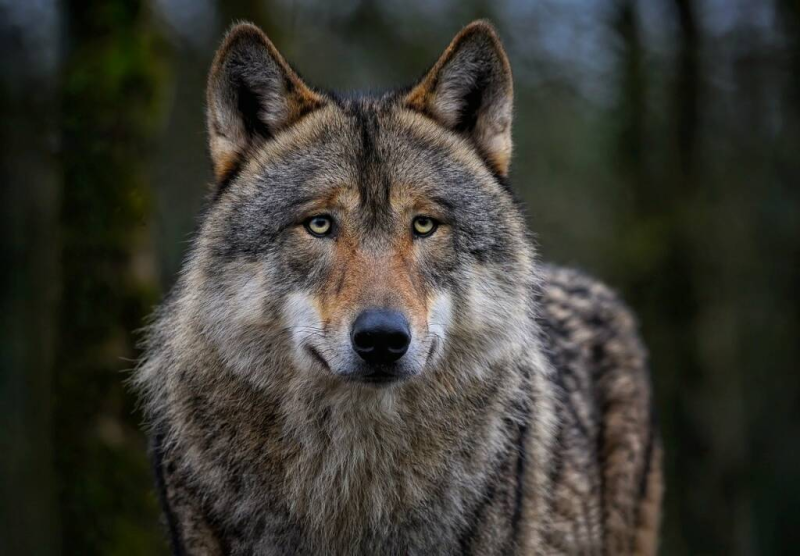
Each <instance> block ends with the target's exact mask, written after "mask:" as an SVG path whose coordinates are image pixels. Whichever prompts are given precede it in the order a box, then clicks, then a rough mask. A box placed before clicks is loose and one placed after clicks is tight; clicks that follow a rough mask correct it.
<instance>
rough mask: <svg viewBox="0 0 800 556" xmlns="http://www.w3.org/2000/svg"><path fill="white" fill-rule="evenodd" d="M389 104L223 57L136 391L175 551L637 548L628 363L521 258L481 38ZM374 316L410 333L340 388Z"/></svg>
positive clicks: (641, 382) (596, 304)
mask: <svg viewBox="0 0 800 556" xmlns="http://www.w3.org/2000/svg"><path fill="white" fill-rule="evenodd" d="M410 91H411V92H398V93H388V94H386V95H383V96H381V97H364V98H359V99H355V100H346V99H342V98H340V97H338V96H337V95H335V94H333V93H323V92H319V91H315V90H312V89H311V88H310V87H307V86H305V85H303V84H302V82H301V81H299V78H298V77H297V75H296V74H295V73H294V72H293V71H292V70H291V69H290V68H289V66H288V65H287V64H286V62H285V61H284V60H283V59H282V58H281V57H280V55H279V54H278V53H277V51H276V50H275V49H274V47H273V46H272V44H271V43H270V42H269V41H268V40H267V39H266V37H264V36H263V34H262V33H261V32H260V31H258V30H257V29H255V28H254V27H252V26H249V25H248V26H243V27H237V28H235V29H234V30H232V31H231V32H230V33H229V35H228V37H227V38H226V40H225V42H224V44H223V47H222V49H221V51H220V53H219V54H218V56H217V58H216V60H215V65H214V67H213V68H212V72H211V78H210V80H209V135H210V142H211V151H212V158H213V159H214V162H215V168H216V169H217V174H218V177H219V184H218V191H217V193H216V195H215V200H214V202H213V204H212V205H211V207H209V210H208V212H207V214H206V216H205V218H204V220H203V222H202V225H201V228H200V230H199V232H198V235H197V239H196V241H195V243H194V245H193V249H192V253H191V255H190V257H189V259H188V260H187V263H186V265H185V268H184V271H183V273H182V276H181V279H180V281H179V284H178V286H177V287H176V290H175V292H174V293H173V295H172V296H171V299H170V300H169V301H168V302H167V303H166V304H165V306H164V307H163V308H162V309H161V310H160V311H159V314H158V315H157V319H156V321H155V324H154V325H153V327H152V328H151V331H150V335H149V339H148V345H147V352H146V358H145V360H144V361H143V363H142V365H141V367H140V369H139V370H138V373H137V385H138V386H139V388H140V389H141V391H142V394H143V397H144V399H145V401H146V407H147V410H148V415H149V418H150V423H151V427H152V435H153V438H154V457H155V461H156V469H157V472H158V477H159V485H160V492H161V494H162V500H163V506H164V509H165V514H166V516H167V518H168V522H169V524H170V530H171V533H172V539H173V546H174V549H175V551H176V553H181V551H184V553H188V554H267V555H271V554H453V555H455V554H479V555H492V554H537V555H539V554H542V555H543V554H641V555H649V554H654V553H655V550H656V545H657V530H658V521H659V508H660V500H661V491H662V479H661V464H660V458H661V447H660V444H659V440H658V435H657V431H656V430H655V427H654V419H653V408H652V395H651V392H650V385H649V379H648V375H647V369H646V360H645V355H644V349H643V347H642V346H641V343H640V341H639V339H638V337H637V334H636V330H635V324H634V320H633V317H632V316H631V314H630V312H629V311H628V310H627V309H626V308H625V307H624V306H623V305H622V304H621V302H620V301H619V300H618V299H617V297H616V296H615V295H614V294H613V293H612V292H610V291H609V290H608V289H607V288H606V287H604V286H602V285H601V284H599V283H597V282H596V281H593V280H591V279H588V278H586V277H584V276H582V275H581V274H578V273H575V272H573V271H567V270H563V269H557V268H553V267H548V266H544V265H541V264H539V263H538V262H537V260H536V255H535V250H534V247H533V245H532V243H531V241H530V239H529V236H528V233H527V228H526V224H525V220H524V217H523V214H522V212H521V210H520V207H519V206H518V204H517V203H516V202H515V200H514V198H513V196H512V195H511V194H510V193H509V190H508V188H507V185H506V184H505V183H504V180H503V177H504V176H505V175H506V173H507V170H508V157H509V156H510V150H511V139H510V129H511V127H510V126H511V120H510V115H511V97H512V91H511V73H510V69H509V66H508V60H507V58H506V57H505V54H504V53H503V50H502V47H501V45H500V42H499V40H498V39H497V36H496V34H495V33H494V31H493V30H492V29H491V27H490V26H489V25H488V24H486V23H484V22H478V23H476V24H472V25H470V26H469V27H467V28H466V29H465V30H464V31H462V33H460V34H459V35H458V36H457V37H456V39H454V41H453V43H452V44H451V45H450V47H448V49H447V50H446V51H445V53H444V55H443V56H442V57H441V58H440V60H439V62H437V64H436V65H435V66H434V67H433V69H432V70H431V71H430V72H429V73H428V74H427V75H426V76H425V77H423V78H422V80H421V81H420V82H419V83H418V84H417V85H416V86H414V87H412V88H411V89H410ZM241 99H245V100H246V101H245V102H242V101H241ZM253 102H255V104H253ZM287 107H288V108H287ZM315 215H327V216H328V217H329V218H330V219H331V222H333V224H334V226H333V228H332V232H331V235H330V236H326V237H317V236H314V235H312V234H310V233H308V231H307V230H306V229H305V228H304V222H306V221H307V220H308V218H310V217H313V216H315ZM418 215H424V216H426V217H430V218H433V219H434V220H435V221H437V222H438V228H437V229H436V231H435V233H433V234H431V235H430V236H429V237H425V238H421V237H417V236H415V235H414V234H413V232H412V222H413V219H414V217H416V216H418ZM375 307H378V308H389V309H392V310H396V311H399V312H401V313H402V314H403V315H404V316H405V318H406V319H407V321H408V324H409V328H410V332H411V338H412V340H411V343H410V346H409V351H408V352H407V353H406V354H405V355H404V356H403V357H402V359H400V360H399V361H398V362H397V363H395V364H394V365H395V366H396V368H397V369H399V370H402V374H401V375H400V376H402V379H398V380H397V381H396V382H393V383H391V384H387V385H383V386H376V385H374V384H368V383H364V382H359V380H357V379H355V378H353V377H354V376H356V375H354V373H356V372H357V371H359V370H363V369H364V368H365V365H367V364H366V363H364V362H363V361H361V360H360V359H359V357H358V356H357V355H355V353H354V351H353V349H352V346H351V345H350V342H351V340H350V330H351V326H352V325H353V322H354V320H355V319H356V317H357V315H359V314H360V313H361V312H362V311H364V310H367V309H371V308H375Z"/></svg>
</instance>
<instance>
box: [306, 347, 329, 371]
mask: <svg viewBox="0 0 800 556" xmlns="http://www.w3.org/2000/svg"><path fill="white" fill-rule="evenodd" d="M308 351H309V353H311V356H312V357H313V358H314V359H316V360H317V363H319V364H320V365H322V366H323V367H324V368H325V369H326V370H327V371H328V372H330V373H332V372H333V370H332V369H331V366H330V365H328V362H327V361H325V358H324V357H322V355H321V354H320V352H318V351H317V350H316V349H315V348H314V347H313V346H309V347H308Z"/></svg>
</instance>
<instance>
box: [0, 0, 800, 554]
mask: <svg viewBox="0 0 800 556" xmlns="http://www.w3.org/2000/svg"><path fill="white" fill-rule="evenodd" d="M30 4H31V5H33V4H35V6H34V7H31V8H29V9H27V11H26V8H25V6H27V5H29V4H28V3H25V2H18V3H9V2H4V3H0V46H2V48H1V49H0V61H1V62H2V82H0V161H2V162H1V164H2V166H0V168H2V170H0V175H1V176H2V179H3V181H2V185H0V210H2V218H1V219H0V225H2V234H0V242H1V243H2V251H1V252H0V253H1V255H0V256H1V257H2V259H1V261H2V268H3V272H2V273H0V277H2V278H1V279H2V287H0V292H2V293H1V294H0V299H2V311H0V322H2V326H1V327H0V361H2V366H1V367H0V411H2V415H3V421H2V425H0V449H2V467H0V469H2V472H1V473H2V475H0V485H1V486H2V491H0V494H2V506H0V553H2V554H42V555H47V554H58V553H63V554H81V555H91V554H110V555H121V554H158V553H160V552H164V551H165V545H164V543H163V541H162V537H161V531H160V530H159V526H158V517H157V513H156V502H155V498H154V494H153V493H152V490H151V489H150V484H151V478H150V475H149V467H148V463H147V460H146V455H145V444H144V440H143V437H142V435H141V433H140V432H139V428H138V425H139V422H140V419H141V417H140V415H139V414H138V413H137V411H136V405H135V400H134V399H133V398H132V397H131V395H130V393H129V392H128V391H127V390H126V389H125V387H124V384H123V380H124V379H125V376H126V375H125V372H124V371H125V369H128V368H130V367H131V366H132V360H133V359H134V358H135V357H136V350H135V340H136V337H135V335H134V332H133V331H134V330H135V329H137V328H139V327H140V326H141V325H142V323H143V319H144V317H145V315H146V314H147V313H148V312H149V310H150V308H151V306H152V305H153V304H154V303H155V302H156V301H157V300H158V298H159V297H160V295H162V294H163V293H164V292H165V291H166V290H167V289H168V287H169V285H170V284H171V283H172V281H173V279H174V276H175V273H176V271H177V269H178V268H179V266H180V260H181V257H182V255H183V253H184V250H185V248H186V242H185V240H186V238H187V236H188V234H189V233H190V232H191V230H192V228H193V225H194V219H195V217H196V214H197V212H198V210H199V209H200V207H201V205H202V200H203V197H204V194H205V192H206V190H207V189H206V185H207V183H208V182H209V180H210V171H209V170H210V168H209V163H208V161H207V157H206V148H205V138H204V132H203V125H204V121H203V102H204V86H205V76H206V72H207V70H208V66H209V64H210V60H211V55H212V53H213V49H214V47H215V46H216V44H217V41H218V40H219V39H220V38H221V34H222V32H223V30H224V28H225V27H226V26H227V25H228V23H229V22H230V21H233V20H234V19H236V18H248V19H252V20H254V21H256V22H257V23H259V24H260V25H261V26H262V27H263V28H264V29H265V30H266V31H267V33H268V34H269V35H270V36H271V37H272V38H273V40H274V41H275V43H276V44H277V46H278V47H279V48H280V49H281V51H282V52H283V53H284V54H286V55H287V57H288V58H289V59H290V61H291V62H293V63H294V64H295V65H296V66H297V67H298V68H299V69H300V71H301V72H302V73H303V75H304V77H305V78H306V79H307V80H308V81H309V82H311V83H318V84H324V85H329V86H332V87H334V88H342V89H349V88H359V87H378V88H380V87H389V86H393V85H396V84H402V83H406V82H408V81H410V80H412V79H413V78H415V77H417V76H418V75H420V74H421V73H422V71H423V70H424V69H425V65H426V64H429V63H430V62H431V61H432V60H434V59H435V57H436V55H437V54H438V53H439V52H440V50H441V49H442V48H443V47H444V46H445V45H446V43H447V41H448V40H449V38H450V37H451V36H452V35H453V34H454V33H455V32H456V30H457V29H458V28H459V27H460V26H461V25H463V24H465V23H467V22H468V21H470V20H471V19H473V18H475V17H484V16H485V17H490V18H491V19H493V20H494V21H495V23H496V24H497V26H498V29H499V31H500V33H501V35H502V36H503V38H504V39H505V42H506V46H507V47H508V50H509V54H510V57H511V61H512V64H513V66H514V70H515V78H516V99H517V100H516V107H517V108H516V120H515V137H516V156H515V159H514V162H513V164H512V183H513V184H514V186H515V187H516V189H517V190H518V191H519V192H520V195H521V197H522V199H523V200H524V201H525V203H526V205H527V207H528V212H529V215H530V218H529V220H530V223H531V226H532V227H533V229H534V230H535V231H536V232H537V234H538V237H539V242H540V245H541V251H542V253H543V256H544V257H545V258H547V259H549V260H552V261H555V262H558V263H562V264H571V265H576V266H579V267H581V268H583V269H585V270H588V271H590V272H591V273H593V274H595V275H597V276H599V277H601V278H603V279H604V280H605V281H607V282H609V283H611V284H612V285H614V286H615V287H617V288H618V289H620V290H621V291H622V292H623V294H624V296H625V298H626V299H627V300H628V302H629V303H630V304H631V305H632V306H633V307H634V308H635V309H636V311H637V312H638V314H639V315H640V320H641V323H642V329H643V335H644V337H645V339H646V341H647V343H648V346H649V348H650V351H651V353H652V367H653V374H654V377H655V383H656V393H657V396H658V399H659V410H660V420H661V425H662V429H663V431H664V435H665V440H666V455H667V459H666V464H667V498H666V520H665V524H664V525H665V526H664V542H663V545H664V550H663V552H664V553H665V554H670V555H673V554H675V555H681V554H723V553H725V554H730V555H734V556H735V555H740V554H741V555H744V554H770V555H772V554H782V553H787V554H788V553H789V552H790V551H791V550H792V549H793V548H794V547H795V546H797V545H798V543H800V529H798V528H797V527H796V524H797V523H798V522H799V521H800V449H799V448H798V446H800V409H799V408H800V374H798V373H797V372H796V367H797V364H796V361H798V360H800V342H798V340H797V339H798V337H799V336H800V299H799V295H800V294H798V290H797V285H798V284H800V156H798V152H800V8H798V3H797V2H796V1H794V0H765V1H763V2H751V1H747V0H728V1H721V0H716V1H712V0H703V1H696V2H691V1H689V0H649V1H647V2H636V1H634V0H604V1H600V2H590V1H589V0H586V1H584V2H579V1H577V0H576V1H573V2H558V1H555V0H547V1H545V0H542V1H539V2H530V3H526V2H451V1H443V2H437V3H430V2H422V1H420V2H412V3H404V2H399V1H394V2H381V3H378V2H358V1H353V2H344V3H329V2H321V1H320V2H290V1H289V0H281V1H277V0H274V1H255V0H239V1H237V2H214V1H208V2H199V1H198V2H177V1H174V0H160V1H159V2H154V3H152V4H151V3H148V2H144V1H142V0H109V1H104V2H99V1H97V2H89V3H86V2H67V3H61V4H57V3H56V2H52V3H49V2H37V3H30ZM12 5H14V7H11V6H12ZM48 6H49V8H48ZM56 6H58V8H56Z"/></svg>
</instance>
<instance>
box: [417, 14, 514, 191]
mask: <svg viewBox="0 0 800 556" xmlns="http://www.w3.org/2000/svg"><path fill="white" fill-rule="evenodd" d="M404 101H405V104H406V106H408V107H409V108H411V109H413V110H417V111H419V112H422V113H423V114H426V115H427V116H429V117H431V118H433V119H434V120H436V121H438V122H439V123H440V124H441V125H443V126H444V127H446V128H448V129H450V130H452V131H454V132H456V133H460V134H462V135H464V136H466V137H468V138H469V139H470V140H471V141H472V142H473V144H474V145H475V147H476V148H477V149H478V151H479V152H480V153H481V155H482V156H483V157H484V159H485V160H486V162H487V164H489V166H490V167H491V168H492V169H493V170H494V171H495V172H496V173H497V174H499V175H501V176H506V175H507V174H508V167H509V164H510V161H511V148H512V147H511V120H512V110H513V103H514V92H513V82H512V76H511V66H510V64H509V62H508V57H507V56H506V53H505V50H503V45H502V44H501V42H500V39H499V38H498V36H497V33H496V32H495V30H494V27H492V25H491V24H490V23H488V22H487V21H482V20H481V21H475V22H473V23H470V24H469V25H467V26H466V27H465V28H464V29H462V30H461V32H460V33H459V34H458V35H456V37H455V38H454V39H453V41H452V42H451V43H450V46H448V47H447V49H446V50H445V51H444V54H442V56H441V57H440V58H439V60H438V61H437V62H436V64H435V65H434V66H433V68H432V69H431V70H430V71H429V72H428V73H427V74H426V75H425V77H423V78H422V80H421V81H420V82H419V83H418V84H417V85H416V86H415V87H414V88H413V89H412V90H411V92H410V93H408V95H407V96H406V97H405V99H404Z"/></svg>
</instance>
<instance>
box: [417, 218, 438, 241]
mask: <svg viewBox="0 0 800 556" xmlns="http://www.w3.org/2000/svg"><path fill="white" fill-rule="evenodd" d="M437 226H438V224H437V222H436V221H435V220H434V219H433V218H431V217H430V216H417V217H416V218H414V223H413V227H414V235H415V236H417V237H428V236H429V235H431V234H432V233H433V232H435V231H436V227H437Z"/></svg>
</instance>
